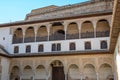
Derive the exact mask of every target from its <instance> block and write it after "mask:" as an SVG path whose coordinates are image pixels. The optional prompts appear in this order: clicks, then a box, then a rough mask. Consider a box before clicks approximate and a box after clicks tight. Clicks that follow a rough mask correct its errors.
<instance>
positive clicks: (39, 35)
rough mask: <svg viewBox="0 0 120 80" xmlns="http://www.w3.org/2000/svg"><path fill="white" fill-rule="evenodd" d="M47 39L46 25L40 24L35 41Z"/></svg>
mask: <svg viewBox="0 0 120 80" xmlns="http://www.w3.org/2000/svg"><path fill="white" fill-rule="evenodd" d="M47 40H48V32H47V28H46V26H41V27H40V28H39V29H38V31H37V37H36V41H37V42H39V41H47Z"/></svg>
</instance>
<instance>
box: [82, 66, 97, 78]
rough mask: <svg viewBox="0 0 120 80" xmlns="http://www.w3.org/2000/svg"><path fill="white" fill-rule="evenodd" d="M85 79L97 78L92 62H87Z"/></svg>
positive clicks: (84, 70)
mask: <svg viewBox="0 0 120 80" xmlns="http://www.w3.org/2000/svg"><path fill="white" fill-rule="evenodd" d="M83 72H84V79H85V80H96V79H97V76H96V71H95V67H94V66H93V65H92V64H86V65H85V66H84V69H83Z"/></svg>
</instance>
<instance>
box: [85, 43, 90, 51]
mask: <svg viewBox="0 0 120 80" xmlns="http://www.w3.org/2000/svg"><path fill="white" fill-rule="evenodd" d="M87 49H91V42H85V50H87Z"/></svg>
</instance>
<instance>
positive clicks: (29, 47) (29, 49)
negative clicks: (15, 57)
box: [26, 45, 31, 53]
mask: <svg viewBox="0 0 120 80" xmlns="http://www.w3.org/2000/svg"><path fill="white" fill-rule="evenodd" d="M30 52H31V46H30V45H27V46H26V53H30Z"/></svg>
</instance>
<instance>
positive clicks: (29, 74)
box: [23, 65, 33, 79]
mask: <svg viewBox="0 0 120 80" xmlns="http://www.w3.org/2000/svg"><path fill="white" fill-rule="evenodd" d="M32 78H33V71H32V67H31V66H29V65H27V66H25V67H24V69H23V79H32Z"/></svg>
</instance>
